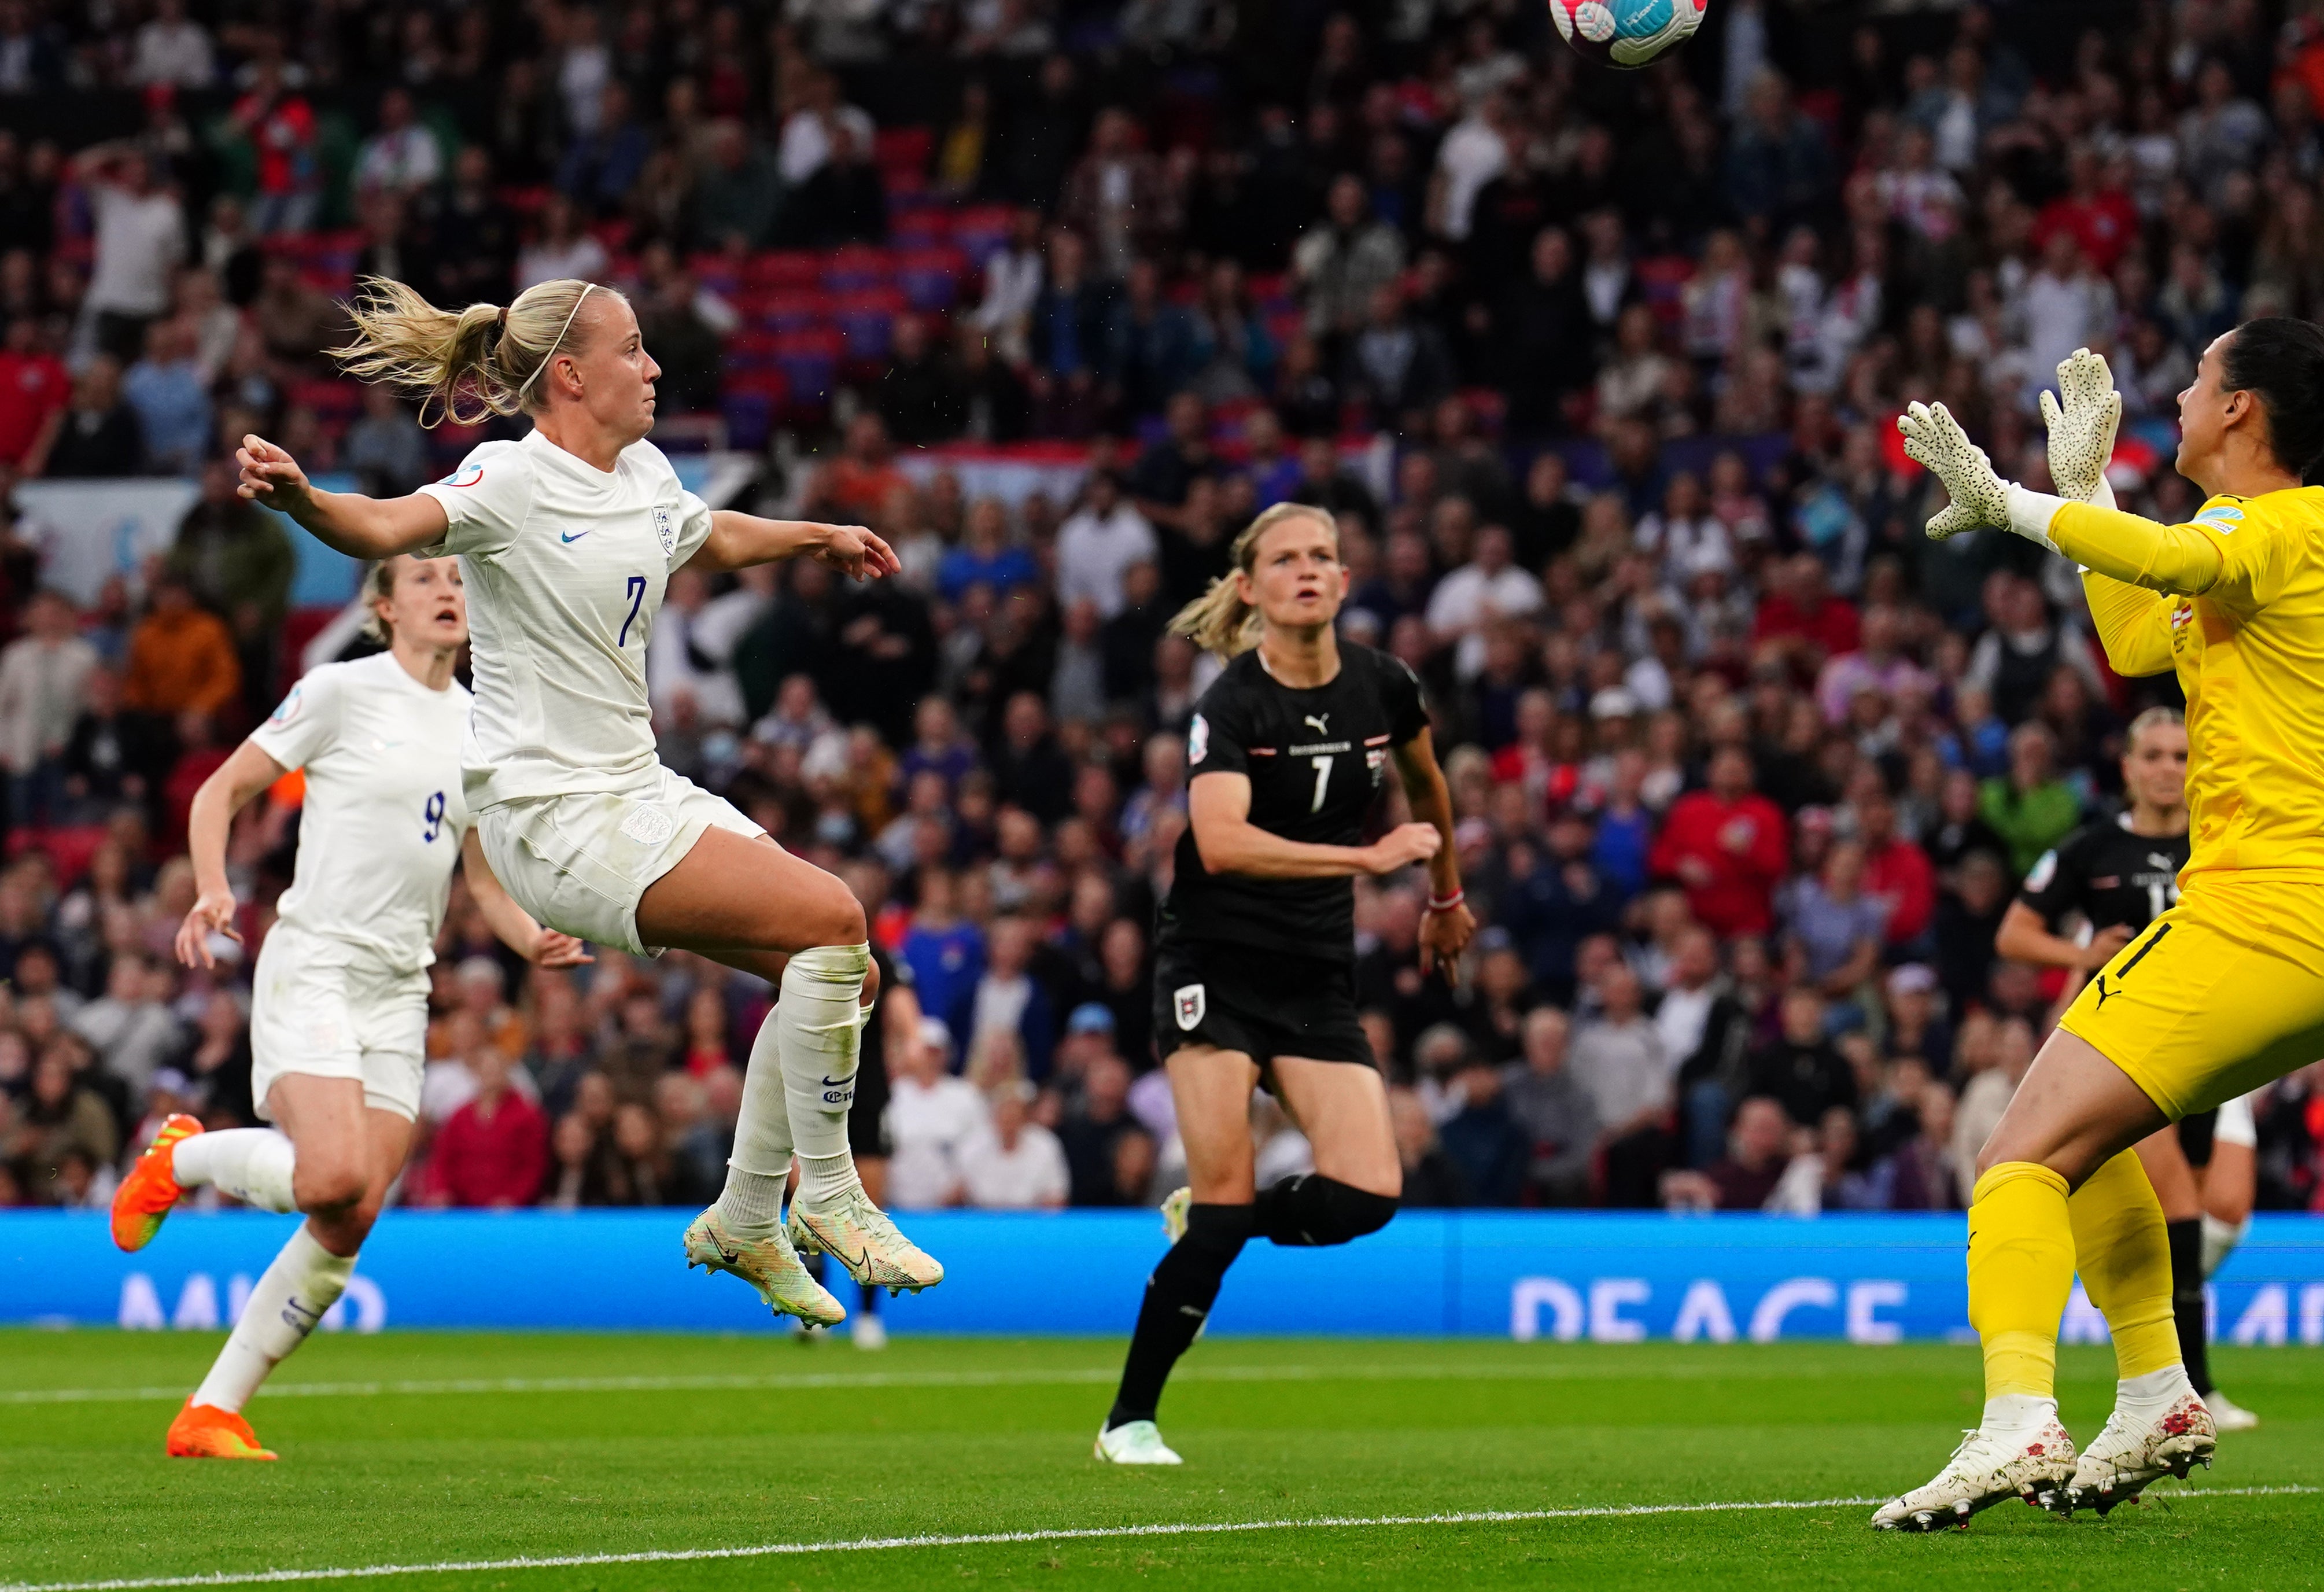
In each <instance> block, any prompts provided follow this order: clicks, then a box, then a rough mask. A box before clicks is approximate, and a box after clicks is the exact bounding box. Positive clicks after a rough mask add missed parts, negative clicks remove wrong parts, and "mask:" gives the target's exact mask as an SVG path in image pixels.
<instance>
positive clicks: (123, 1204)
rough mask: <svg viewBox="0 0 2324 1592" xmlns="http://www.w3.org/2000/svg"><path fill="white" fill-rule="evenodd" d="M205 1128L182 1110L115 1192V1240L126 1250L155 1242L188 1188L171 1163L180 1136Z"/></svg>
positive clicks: (155, 1139) (165, 1127)
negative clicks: (164, 1219) (163, 1224)
mask: <svg viewBox="0 0 2324 1592" xmlns="http://www.w3.org/2000/svg"><path fill="white" fill-rule="evenodd" d="M201 1131H202V1125H201V1123H200V1122H199V1121H198V1120H197V1119H195V1118H193V1117H190V1116H188V1115H184V1114H183V1113H182V1112H181V1113H180V1114H179V1115H175V1116H172V1117H171V1118H170V1119H169V1120H168V1121H167V1122H165V1123H163V1124H162V1125H161V1132H160V1133H158V1134H154V1135H153V1144H152V1148H151V1149H149V1150H147V1151H146V1152H145V1153H144V1154H143V1155H141V1156H139V1157H138V1158H137V1164H136V1165H134V1166H133V1167H131V1168H130V1169H129V1175H128V1176H127V1177H125V1178H124V1179H122V1180H121V1187H120V1188H118V1189H115V1190H114V1191H113V1241H114V1242H115V1244H117V1245H120V1246H121V1247H122V1248H124V1249H128V1250H138V1249H143V1248H144V1247H145V1246H146V1245H148V1244H151V1243H152V1242H153V1235H154V1234H156V1233H158V1232H160V1231H161V1218H162V1217H166V1216H168V1215H169V1214H170V1208H171V1206H173V1205H175V1204H177V1203H178V1200H179V1199H180V1196H181V1195H183V1194H184V1192H185V1190H184V1189H180V1188H179V1187H178V1175H177V1171H176V1169H175V1168H174V1167H173V1166H172V1164H171V1160H170V1156H171V1152H172V1151H174V1150H176V1149H177V1147H178V1142H179V1141H180V1139H189V1138H191V1137H193V1136H194V1135H195V1134H198V1133H200V1132H201Z"/></svg>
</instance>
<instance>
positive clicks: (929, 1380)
mask: <svg viewBox="0 0 2324 1592" xmlns="http://www.w3.org/2000/svg"><path fill="white" fill-rule="evenodd" d="M1605 1374H1606V1373H1605V1372H1604V1371H1602V1370H1600V1369H1597V1368H1595V1367H1592V1366H1589V1365H1578V1364H1577V1365H1554V1364H1547V1365H1214V1366H1209V1367H1199V1366H1196V1367H1188V1368H1186V1369H1184V1370H1180V1371H1176V1372H1174V1373H1172V1376H1171V1379H1172V1380H1173V1381H1174V1382H1582V1381H1591V1382H1594V1381H1600V1380H1602V1379H1603V1378H1604V1376H1605ZM1738 1374H1739V1375H1745V1376H1748V1375H1750V1374H1751V1373H1750V1372H1748V1371H1738V1370H1733V1369H1729V1370H1715V1369H1713V1368H1711V1367H1707V1366H1706V1367H1702V1368H1701V1369H1696V1368H1692V1367H1683V1366H1679V1367H1665V1368H1664V1369H1662V1370H1659V1371H1657V1372H1655V1379H1656V1380H1658V1381H1666V1380H1669V1379H1671V1378H1673V1377H1702V1378H1705V1379H1708V1378H1709V1377H1711V1376H1714V1375H1715V1376H1718V1377H1720V1379H1722V1380H1729V1379H1732V1378H1733V1377H1735V1376H1737V1375H1738ZM1784 1374H1786V1375H1789V1374H1791V1373H1788V1372H1786V1373H1784ZM1120 1375H1121V1371H1120V1367H1119V1366H1112V1365H1088V1366H1070V1367H1060V1368H1054V1369H1047V1370H1040V1369H1026V1370H1019V1371H864V1372H844V1371H842V1372H770V1373H768V1374H763V1375H712V1374H703V1375H694V1376H481V1377H459V1378H447V1379H438V1380H431V1381H417V1382H414V1381H401V1382H270V1383H268V1384H266V1385H265V1386H263V1387H262V1388H260V1389H259V1390H258V1392H259V1396H260V1397H262V1398H268V1399H354V1398H381V1397H386V1396H391V1395H393V1396H411V1397H420V1396H426V1395H431V1394H439V1393H472V1394H473V1393H686V1392H702V1391H705V1390H706V1391H713V1392H751V1391H754V1390H757V1391H768V1392H781V1391H785V1390H789V1389H798V1390H813V1389H817V1388H825V1389H828V1388H843V1389H844V1388H881V1387H1034V1386H1042V1385H1058V1386H1084V1385H1092V1384H1095V1385H1110V1384H1112V1383H1114V1382H1116V1381H1118V1380H1119V1379H1120ZM188 1391H189V1390H188V1389H187V1388H186V1387H183V1386H179V1387H30V1388H14V1389H7V1390H0V1407H5V1406H7V1405H11V1404H123V1403H145V1402H167V1403H172V1404H174V1403H178V1402H181V1401H183V1400H184V1398H185V1396H186V1394H187V1392H188ZM0 1592H6V1588H5V1587H0Z"/></svg>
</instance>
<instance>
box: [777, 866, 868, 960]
mask: <svg viewBox="0 0 2324 1592" xmlns="http://www.w3.org/2000/svg"><path fill="white" fill-rule="evenodd" d="M792 922H793V923H794V925H795V932H796V937H797V939H798V943H799V944H800V945H801V947H802V948H805V947H809V946H819V945H862V943H863V942H864V940H865V939H867V938H869V935H868V932H867V921H866V920H865V918H864V916H863V903H862V902H860V901H858V900H856V899H855V893H854V892H853V891H851V890H850V889H848V888H847V886H846V885H844V884H841V883H840V882H839V881H838V880H836V879H825V881H824V882H823V884H821V885H820V886H819V887H818V888H817V889H816V890H815V891H814V892H813V893H811V894H809V895H808V896H807V899H806V900H804V901H802V902H799V903H798V907H797V908H796V909H795V915H794V916H793V917H792Z"/></svg>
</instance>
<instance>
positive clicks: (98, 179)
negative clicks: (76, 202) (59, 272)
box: [73, 143, 186, 366]
mask: <svg viewBox="0 0 2324 1592" xmlns="http://www.w3.org/2000/svg"><path fill="white" fill-rule="evenodd" d="M73 171H74V172H75V174H76V175H77V176H78V177H79V178H80V179H81V180H82V181H84V182H86V183H87V184H88V190H89V200H90V205H91V208H93V209H94V210H95V211H96V213H97V264H96V267H95V269H94V270H92V271H91V272H90V273H89V279H88V294H87V295H86V296H85V297H84V298H83V300H82V301H81V303H82V308H83V309H84V310H88V312H89V313H90V314H92V315H94V316H95V317H96V333H97V347H98V349H99V350H100V351H102V352H104V353H106V354H110V355H112V356H114V357H115V359H118V360H119V361H121V363H122V364H123V365H124V366H126V365H128V364H130V363H132V362H133V361H134V360H135V359H136V358H137V356H139V355H140V354H142V353H143V352H144V349H145V325H146V323H147V322H148V321H150V320H152V319H153V318H154V317H156V316H158V315H161V314H163V313H164V312H166V311H167V310H169V308H170V283H171V276H172V274H173V273H175V271H176V269H177V265H178V262H179V261H180V260H181V259H183V258H184V257H185V253H186V216H185V212H184V210H182V209H181V208H180V207H179V204H178V196H177V195H176V194H175V193H173V192H171V190H169V189H167V188H164V187H162V186H161V185H160V183H159V182H158V181H157V180H156V178H155V174H154V171H153V168H152V162H150V161H149V160H148V159H147V157H146V155H145V154H144V153H143V151H141V150H139V149H137V148H135V147H134V146H133V145H131V144H128V143H100V144H98V145H97V146H96V147H95V148H93V149H87V150H83V151H82V152H81V153H79V154H78V155H76V156H75V157H73Z"/></svg>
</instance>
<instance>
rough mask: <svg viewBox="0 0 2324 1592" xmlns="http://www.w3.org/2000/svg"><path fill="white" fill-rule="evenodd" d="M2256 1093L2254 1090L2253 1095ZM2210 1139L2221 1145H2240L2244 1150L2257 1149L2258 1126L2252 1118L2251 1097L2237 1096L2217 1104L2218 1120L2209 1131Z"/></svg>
mask: <svg viewBox="0 0 2324 1592" xmlns="http://www.w3.org/2000/svg"><path fill="white" fill-rule="evenodd" d="M2256 1093H2258V1091H2257V1090H2256V1089H2255V1090H2254V1091H2253V1094H2256ZM2211 1137H2212V1138H2213V1139H2214V1140H2215V1141H2217V1142H2218V1143H2222V1144H2241V1145H2242V1146H2243V1147H2244V1148H2245V1149H2246V1150H2250V1149H2254V1148H2255V1147H2257V1145H2258V1143H2259V1124H2258V1123H2257V1122H2256V1121H2255V1120H2254V1119H2253V1116H2252V1097H2251V1095H2237V1096H2236V1097H2235V1098H2233V1099H2232V1100H2222V1101H2221V1102H2220V1103H2219V1120H2218V1125H2216V1126H2215V1127H2213V1128H2212V1129H2211Z"/></svg>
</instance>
